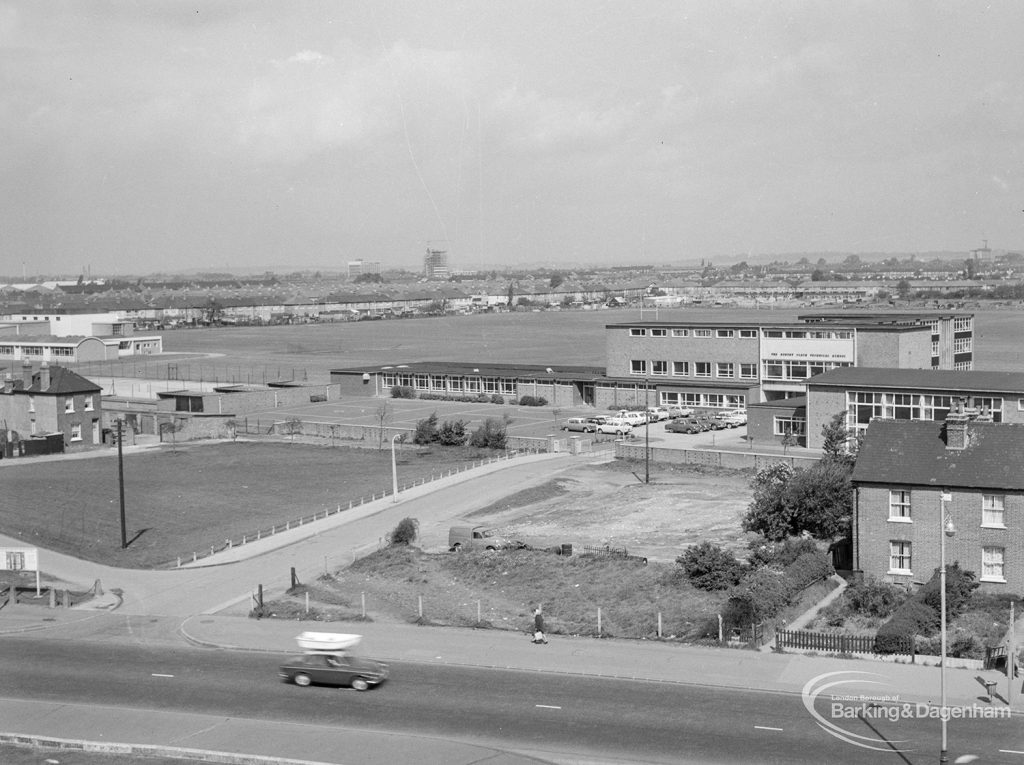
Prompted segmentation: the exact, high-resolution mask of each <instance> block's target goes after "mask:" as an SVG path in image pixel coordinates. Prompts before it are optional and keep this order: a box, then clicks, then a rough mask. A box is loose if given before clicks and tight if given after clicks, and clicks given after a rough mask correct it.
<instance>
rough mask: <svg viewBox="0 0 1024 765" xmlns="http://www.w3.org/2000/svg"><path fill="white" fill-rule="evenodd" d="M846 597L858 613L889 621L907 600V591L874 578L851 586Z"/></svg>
mask: <svg viewBox="0 0 1024 765" xmlns="http://www.w3.org/2000/svg"><path fill="white" fill-rule="evenodd" d="M845 597H846V602H847V603H849V604H850V608H851V609H852V610H853V611H855V612H856V613H859V614H863V615H865V616H873V617H876V618H879V619H888V618H889V617H890V616H892V614H893V612H894V611H895V610H896V609H897V608H899V607H900V606H901V605H902V604H903V602H904V601H905V600H906V599H907V591H906V590H905V589H903V588H902V587H899V586H897V585H895V584H890V583H889V582H880V581H878V580H877V579H873V578H872V579H865V580H864V581H863V582H858V583H856V584H853V585H850V587H849V588H848V589H847V590H846V595H845Z"/></svg>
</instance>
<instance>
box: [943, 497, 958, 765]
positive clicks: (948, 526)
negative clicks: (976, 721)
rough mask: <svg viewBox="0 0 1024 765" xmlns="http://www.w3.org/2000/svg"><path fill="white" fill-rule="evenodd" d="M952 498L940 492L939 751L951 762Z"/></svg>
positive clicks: (954, 531) (953, 529) (953, 530)
mask: <svg viewBox="0 0 1024 765" xmlns="http://www.w3.org/2000/svg"><path fill="white" fill-rule="evenodd" d="M952 499H953V497H952V495H950V494H949V493H948V492H945V491H944V492H942V493H941V494H939V523H940V527H939V629H940V630H941V632H940V633H939V634H940V642H939V645H940V648H939V653H940V657H939V658H940V659H941V663H940V664H939V695H940V697H941V698H940V703H941V704H942V708H941V709H940V710H939V719H940V720H941V721H942V749H941V750H940V751H939V762H949V757H948V755H947V752H946V723H947V722H948V721H949V709H948V708H947V707H946V537H950V538H952V537H953V535H954V534H956V526H954V525H953V519H952V518H950V517H949V516H947V515H946V503H947V502H949V501H950V500H952Z"/></svg>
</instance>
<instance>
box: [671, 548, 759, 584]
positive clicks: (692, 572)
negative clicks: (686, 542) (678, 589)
mask: <svg viewBox="0 0 1024 765" xmlns="http://www.w3.org/2000/svg"><path fill="white" fill-rule="evenodd" d="M676 563H678V564H679V566H680V567H682V569H683V571H684V572H685V573H686V577H687V579H689V580H690V583H691V584H692V585H693V586H694V587H696V588H697V589H699V590H727V589H729V588H730V587H732V586H734V585H735V584H737V583H738V582H739V581H740V578H741V577H742V576H743V566H742V564H741V563H740V562H739V561H738V560H736V556H735V555H733V554H732V553H731V552H728V551H727V550H724V549H723V548H722V547H721V546H720V545H716V544H715V543H713V542H701V543H700V544H699V545H690V546H689V547H687V548H686V551H685V552H684V553H683V554H682V555H680V556H679V557H678V558H676Z"/></svg>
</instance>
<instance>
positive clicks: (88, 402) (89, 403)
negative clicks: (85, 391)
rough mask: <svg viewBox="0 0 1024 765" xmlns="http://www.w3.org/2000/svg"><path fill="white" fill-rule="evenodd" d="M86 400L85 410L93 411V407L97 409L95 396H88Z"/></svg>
mask: <svg viewBox="0 0 1024 765" xmlns="http://www.w3.org/2000/svg"><path fill="white" fill-rule="evenodd" d="M84 401H85V403H84V407H85V411H87V412H91V411H93V409H95V405H94V402H93V397H92V396H86V397H85V399H84Z"/></svg>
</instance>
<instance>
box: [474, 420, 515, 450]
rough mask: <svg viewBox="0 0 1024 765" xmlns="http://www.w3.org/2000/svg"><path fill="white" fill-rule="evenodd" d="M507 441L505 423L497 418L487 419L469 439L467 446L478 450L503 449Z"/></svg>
mask: <svg viewBox="0 0 1024 765" xmlns="http://www.w3.org/2000/svg"><path fill="white" fill-rule="evenodd" d="M507 441H508V436H507V430H506V429H505V423H504V422H503V421H502V420H499V419H498V418H497V417H488V418H487V419H486V420H484V422H483V424H482V425H481V426H480V427H478V428H477V429H476V430H474V431H473V435H472V436H470V437H469V445H470V446H475V447H477V448H478V449H504V448H505V444H506V443H507Z"/></svg>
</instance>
